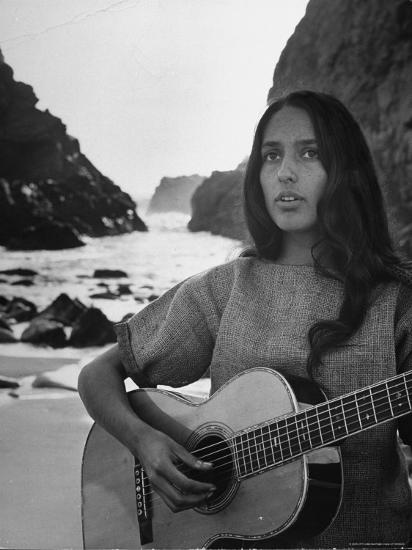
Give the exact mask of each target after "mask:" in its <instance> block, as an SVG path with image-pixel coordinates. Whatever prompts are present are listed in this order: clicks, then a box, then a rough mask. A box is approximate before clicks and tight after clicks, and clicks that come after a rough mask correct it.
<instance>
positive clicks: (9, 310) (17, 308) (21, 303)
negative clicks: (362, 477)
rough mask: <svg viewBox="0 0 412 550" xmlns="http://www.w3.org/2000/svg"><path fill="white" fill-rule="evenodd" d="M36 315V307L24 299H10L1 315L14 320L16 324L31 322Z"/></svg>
mask: <svg viewBox="0 0 412 550" xmlns="http://www.w3.org/2000/svg"><path fill="white" fill-rule="evenodd" d="M36 315H37V307H36V305H35V304H33V302H30V301H29V300H26V299H25V298H12V299H11V300H10V301H9V303H8V304H7V306H6V308H5V310H4V313H3V317H4V318H6V319H14V320H15V321H16V322H17V323H23V322H24V321H31V319H33V318H34V317H35V316H36Z"/></svg>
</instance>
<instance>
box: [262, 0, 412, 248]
mask: <svg viewBox="0 0 412 550" xmlns="http://www.w3.org/2000/svg"><path fill="white" fill-rule="evenodd" d="M296 88H308V89H312V90H320V91H323V92H327V93H331V94H333V95H335V96H337V97H338V98H339V99H341V100H342V101H343V102H344V103H345V104H346V105H347V106H348V107H349V109H350V110H351V111H352V112H353V113H354V115H355V116H356V118H357V119H358V120H359V121H360V123H361V126H362V128H363V130H364V131H365V134H366V137H367V140H368V142H369V144H370V146H371V149H372V152H373V155H374V158H375V161H376V165H377V170H378V174H379V177H380V179H381V182H382V187H383V190H384V193H385V196H386V200H387V203H388V209H389V216H390V220H391V226H392V230H393V232H394V235H395V238H396V241H397V242H398V243H399V244H400V245H401V246H402V248H403V250H404V251H405V252H406V253H409V255H410V257H412V226H411V224H410V220H411V219H412V94H411V93H410V91H411V90H412V2H410V1H408V0H392V1H391V2H387V1H386V0H365V1H364V2H359V1H357V0H346V1H345V2H341V1H340V0H310V2H309V4H308V6H307V10H306V15H305V16H304V18H303V19H302V20H301V21H300V23H299V24H298V25H297V27H296V29H295V32H294V34H293V35H292V37H291V38H289V40H288V43H287V45H286V47H285V49H284V50H283V52H282V54H281V56H280V58H279V61H278V64H277V65H276V69H275V72H274V75H273V86H272V88H271V90H270V92H269V100H270V101H271V100H274V99H275V98H277V97H278V96H280V95H283V94H285V93H287V92H289V91H291V90H293V89H296ZM408 90H409V92H408ZM408 226H409V229H407V230H405V231H404V229H405V228H407V227H408Z"/></svg>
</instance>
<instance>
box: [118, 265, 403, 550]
mask: <svg viewBox="0 0 412 550" xmlns="http://www.w3.org/2000/svg"><path fill="white" fill-rule="evenodd" d="M342 296H343V290H342V284H341V283H340V282H338V281H336V280H333V279H330V278H325V277H324V276H322V275H321V274H319V273H318V272H317V271H316V270H315V269H314V268H313V267H311V266H293V265H279V264H275V263H271V262H266V261H262V260H258V259H256V258H239V259H237V260H234V261H233V262H230V263H227V264H224V265H221V266H218V267H216V268H213V269H210V270H208V271H207V272H204V273H202V274H200V275H197V276H194V277H191V278H189V279H187V280H186V281H184V282H183V283H180V284H179V285H177V286H176V287H174V288H172V289H171V290H169V291H168V292H166V293H165V294H164V295H163V296H161V297H160V298H159V299H158V300H156V301H154V302H152V303H151V304H150V305H148V306H147V307H146V308H145V309H144V310H142V311H141V312H139V313H137V314H136V315H135V316H133V317H132V318H131V319H130V320H129V321H127V322H126V323H120V324H118V325H117V333H118V340H119V346H120V353H121V356H122V360H123V362H124V365H125V368H126V370H127V372H128V374H129V375H130V376H131V377H132V378H133V379H134V380H135V381H136V383H137V384H138V385H140V386H143V387H144V386H153V385H157V384H164V385H170V386H173V387H178V386H183V385H186V384H188V383H190V382H193V381H195V380H197V379H199V378H200V377H201V376H202V375H203V374H204V372H205V371H206V369H207V368H208V367H210V376H211V383H212V392H214V391H216V389H217V388H219V387H220V386H221V385H222V384H224V383H225V382H227V381H228V380H229V379H230V378H232V377H233V376H234V375H236V374H237V373H239V372H241V371H243V370H245V369H248V368H251V367H256V366H261V367H268V368H274V369H281V370H282V372H283V373H286V374H288V373H289V374H294V375H298V376H307V372H306V361H307V356H308V352H309V344H308V339H307V333H308V329H309V328H310V326H312V325H313V323H314V322H316V321H319V320H320V319H336V318H337V316H338V312H339V308H340V305H341V301H342ZM410 368H412V291H411V290H410V289H409V288H407V287H405V286H404V285H402V284H400V283H398V282H395V281H394V282H393V283H388V284H385V285H381V286H380V287H379V289H377V290H376V292H375V293H374V296H373V300H372V303H371V305H370V307H369V309H368V311H367V313H366V316H365V320H364V322H363V324H362V326H361V328H360V330H359V331H358V332H357V333H356V334H355V335H354V336H353V337H352V338H351V339H350V340H349V341H348V343H347V344H346V345H344V346H342V347H341V348H339V350H336V351H333V352H331V353H328V354H326V355H325V357H324V358H323V366H322V367H321V368H319V369H318V371H317V372H316V375H315V379H316V380H317V381H318V382H319V383H320V384H321V385H322V387H323V388H324V390H325V391H326V393H327V395H328V397H329V398H333V397H336V396H339V395H342V394H344V393H348V392H351V391H354V390H356V389H358V388H360V387H363V386H367V385H369V384H372V383H374V382H378V381H380V380H384V379H385V378H389V377H390V376H393V375H395V374H396V373H397V372H400V371H401V370H407V369H410ZM256 398H259V396H256ZM407 418H409V417H407ZM402 426H403V432H404V434H402V435H403V438H404V439H406V440H407V441H408V442H412V430H409V423H408V422H404V423H403V424H402ZM397 428H398V425H397V422H396V421H394V422H388V423H385V424H383V425H380V426H378V427H375V428H373V429H371V430H368V431H364V432H362V433H360V434H357V435H354V436H352V437H349V438H348V439H347V440H346V441H345V442H344V443H343V444H342V446H341V450H342V456H343V468H344V476H345V483H344V494H343V503H342V506H341V508H340V511H339V513H338V516H337V517H336V519H335V521H334V522H333V524H332V525H331V526H330V527H329V528H328V529H327V530H326V531H325V532H324V533H323V534H321V535H319V536H318V537H316V538H315V539H311V540H310V541H309V540H302V542H301V545H302V546H305V547H349V546H350V545H351V544H352V543H358V544H359V543H372V542H376V543H384V542H385V543H388V544H390V543H395V542H403V543H405V542H406V541H407V540H409V537H410V525H411V510H412V508H411V505H412V500H411V491H410V487H409V483H408V477H407V470H406V467H405V462H404V458H403V455H402V453H401V452H400V449H399V445H398V440H397ZM401 433H402V432H401Z"/></svg>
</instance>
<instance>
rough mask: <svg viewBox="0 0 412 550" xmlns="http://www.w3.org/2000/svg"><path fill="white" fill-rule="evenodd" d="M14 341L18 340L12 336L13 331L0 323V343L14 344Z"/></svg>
mask: <svg viewBox="0 0 412 550" xmlns="http://www.w3.org/2000/svg"><path fill="white" fill-rule="evenodd" d="M0 321H1V319H0ZM15 342H18V340H17V338H16V337H15V336H14V334H13V332H12V331H11V330H9V329H7V328H4V327H2V326H1V325H0V344H14V343H15Z"/></svg>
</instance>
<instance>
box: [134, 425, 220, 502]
mask: <svg viewBox="0 0 412 550" xmlns="http://www.w3.org/2000/svg"><path fill="white" fill-rule="evenodd" d="M131 447H132V448H131V449H130V450H131V451H132V453H133V454H135V455H137V456H138V457H139V461H140V463H141V464H142V466H143V468H144V469H145V472H146V474H147V476H148V478H149V481H150V483H151V484H152V486H153V488H154V489H155V491H156V492H157V493H158V494H159V495H160V496H161V498H162V499H163V500H164V502H165V503H166V504H167V505H168V506H169V508H170V509H171V510H172V511H173V512H180V511H182V510H187V509H188V508H193V507H195V506H199V505H201V504H203V503H204V501H205V500H206V499H207V498H209V497H210V496H211V495H212V494H213V491H214V490H215V486H214V485H212V484H211V483H203V482H200V481H195V480H194V479H191V478H190V477H188V476H186V475H185V474H184V473H183V472H182V469H183V470H184V469H187V468H190V469H193V470H198V471H199V472H206V471H209V470H211V469H212V468H213V464H212V463H210V462H203V461H201V460H198V459H197V458H196V457H194V456H193V455H192V454H190V453H189V452H188V451H187V450H186V449H185V448H184V447H182V446H181V445H179V444H178V443H176V441H174V440H173V439H172V438H171V437H169V436H168V435H166V434H164V433H163V432H160V431H158V430H155V429H154V428H151V427H149V426H148V428H147V430H144V433H142V432H140V434H139V440H138V442H137V443H134V444H132V445H131ZM178 465H179V468H178Z"/></svg>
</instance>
